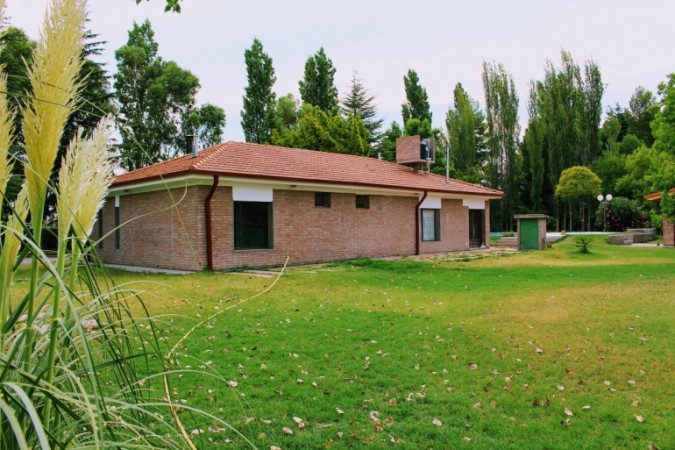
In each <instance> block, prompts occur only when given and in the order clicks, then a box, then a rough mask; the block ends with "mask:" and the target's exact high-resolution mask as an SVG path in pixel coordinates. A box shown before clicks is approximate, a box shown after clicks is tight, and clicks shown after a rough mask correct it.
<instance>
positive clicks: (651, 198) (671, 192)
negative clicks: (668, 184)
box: [644, 187, 675, 201]
mask: <svg viewBox="0 0 675 450" xmlns="http://www.w3.org/2000/svg"><path fill="white" fill-rule="evenodd" d="M662 195H663V192H654V193H652V194H647V195H645V197H644V198H645V200H649V201H659V200H661V196H662ZM668 195H675V187H674V188H670V190H669V191H668Z"/></svg>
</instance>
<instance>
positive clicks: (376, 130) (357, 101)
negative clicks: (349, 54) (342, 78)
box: [340, 73, 384, 145]
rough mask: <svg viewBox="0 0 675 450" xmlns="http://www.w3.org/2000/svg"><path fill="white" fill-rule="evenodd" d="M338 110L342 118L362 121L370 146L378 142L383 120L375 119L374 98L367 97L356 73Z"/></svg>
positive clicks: (366, 92)
mask: <svg viewBox="0 0 675 450" xmlns="http://www.w3.org/2000/svg"><path fill="white" fill-rule="evenodd" d="M340 109H341V110H342V114H343V115H344V116H346V117H350V116H353V117H358V118H359V119H361V121H363V125H364V126H365V127H366V129H368V132H369V133H370V136H369V137H368V143H369V144H370V145H373V144H375V143H376V142H377V141H378V140H379V138H380V128H381V127H382V123H383V122H384V120H383V119H376V116H377V111H376V109H375V97H374V96H372V95H369V93H368V90H367V89H366V88H365V87H364V86H363V82H362V80H361V79H360V78H359V77H358V75H357V74H356V73H354V75H353V76H352V85H351V88H350V90H349V93H348V94H347V96H346V97H345V98H344V99H343V100H342V105H341V107H340Z"/></svg>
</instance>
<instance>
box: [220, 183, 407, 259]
mask: <svg viewBox="0 0 675 450" xmlns="http://www.w3.org/2000/svg"><path fill="white" fill-rule="evenodd" d="M355 201H356V200H355V196H354V195H353V194H338V193H332V194H331V207H330V208H316V207H315V206H314V192H304V191H282V190H275V191H274V205H273V208H272V209H273V224H274V225H273V226H274V233H273V234H274V237H273V241H274V248H273V249H269V250H237V251H235V250H234V244H233V242H234V239H233V228H234V224H233V222H232V220H233V218H232V210H233V208H232V190H231V189H230V188H219V189H218V191H217V193H216V195H215V196H214V198H213V202H214V206H213V217H214V226H213V248H214V267H215V268H216V269H227V268H231V267H239V266H256V265H259V266H265V265H279V264H282V263H283V261H284V256H289V257H290V260H291V263H306V262H321V261H334V260H340V259H351V258H358V257H380V256H394V255H409V254H412V253H414V251H415V240H414V235H415V222H414V216H415V204H416V199H415V198H412V197H409V198H404V197H385V196H378V195H372V196H370V209H357V208H356V207H355ZM216 218H218V219H216ZM216 220H219V224H218V225H216V222H215V221H216Z"/></svg>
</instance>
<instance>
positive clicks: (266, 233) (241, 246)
mask: <svg viewBox="0 0 675 450" xmlns="http://www.w3.org/2000/svg"><path fill="white" fill-rule="evenodd" d="M234 248H235V250H250V249H261V248H272V202H234Z"/></svg>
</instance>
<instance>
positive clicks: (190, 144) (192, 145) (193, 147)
mask: <svg viewBox="0 0 675 450" xmlns="http://www.w3.org/2000/svg"><path fill="white" fill-rule="evenodd" d="M185 153H186V154H187V153H192V157H193V158H196V157H197V156H199V149H198V148H197V140H196V139H195V135H194V134H186V135H185Z"/></svg>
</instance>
